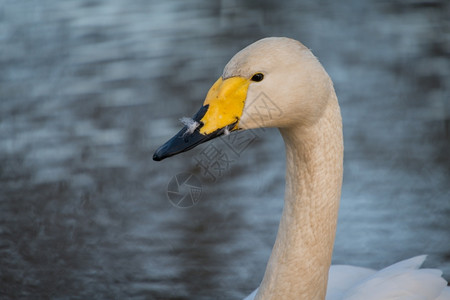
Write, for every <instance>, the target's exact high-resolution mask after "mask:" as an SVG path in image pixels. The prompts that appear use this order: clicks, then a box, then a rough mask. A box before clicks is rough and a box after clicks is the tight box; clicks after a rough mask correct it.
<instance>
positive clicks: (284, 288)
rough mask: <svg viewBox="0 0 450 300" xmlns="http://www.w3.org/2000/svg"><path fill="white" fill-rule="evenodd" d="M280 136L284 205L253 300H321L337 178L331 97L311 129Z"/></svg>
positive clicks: (338, 146) (337, 140)
mask: <svg viewBox="0 0 450 300" xmlns="http://www.w3.org/2000/svg"><path fill="white" fill-rule="evenodd" d="M280 131H281V134H282V136H283V139H284V141H285V144H286V189H285V204H284V209H283V213H282V217H281V221H280V225H279V229H278V234H277V238H276V241H275V245H274V248H273V251H272V254H271V257H270V259H269V263H268V265H267V269H266V273H265V275H264V279H263V281H262V283H261V286H260V290H259V292H258V295H257V297H256V298H255V299H311V300H314V299H325V294H326V287H327V280H328V271H329V267H330V264H331V256H332V251H333V245H334V238H335V233H336V223H337V216H338V208H339V200H340V196H341V186H342V173H343V138H342V121H341V115H340V111H339V105H338V102H337V99H336V96H335V94H334V92H333V97H332V99H330V101H329V103H328V106H327V108H326V109H325V111H324V114H323V115H322V117H321V118H320V119H319V120H318V121H317V122H316V123H315V124H313V125H310V126H308V127H305V126H300V125H299V126H297V127H296V126H293V127H290V128H286V129H280Z"/></svg>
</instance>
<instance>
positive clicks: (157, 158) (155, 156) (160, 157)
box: [153, 152, 164, 161]
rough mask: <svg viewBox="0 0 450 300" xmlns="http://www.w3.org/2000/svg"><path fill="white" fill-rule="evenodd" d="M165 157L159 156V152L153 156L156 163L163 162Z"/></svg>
mask: <svg viewBox="0 0 450 300" xmlns="http://www.w3.org/2000/svg"><path fill="white" fill-rule="evenodd" d="M163 159H164V157H162V156H161V155H159V154H158V152H155V154H153V160H154V161H161V160H163Z"/></svg>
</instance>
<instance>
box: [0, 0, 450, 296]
mask: <svg viewBox="0 0 450 300" xmlns="http://www.w3.org/2000/svg"><path fill="white" fill-rule="evenodd" d="M449 15H450V4H449V3H448V2H446V1H444V0H442V1H399V0H396V1H384V2H383V1H357V0H353V1H352V0H348V1H284V2H282V3H281V2H275V1H229V2H227V1H221V2H217V3H214V2H212V1H211V2H201V1H199V0H188V1H185V0H178V1H125V0H111V1H94V0H82V1H78V0H77V1H75V0H72V1H51V0H39V1H37V0H36V1H17V0H9V1H8V0H2V1H0V298H1V299H13V298H14V299H16V298H21V299H26V298H28V299H48V298H54V299H69V298H70V299H239V298H241V297H243V296H245V295H246V294H248V293H250V292H251V291H252V290H253V289H254V288H255V287H256V286H257V285H258V284H259V282H260V280H261V278H262V275H263V272H264V269H265V264H266V262H267V259H268V257H269V254H270V251H271V248H272V245H273V242H274V238H275V234H276V230H277V226H278V221H279V217H280V214H281V209H282V204H283V203H282V199H283V192H284V167H285V162H284V149H283V143H282V139H281V138H280V136H279V135H278V132H277V131H276V130H273V129H270V130H258V131H254V132H248V133H244V134H243V135H241V136H240V137H239V138H240V139H241V141H243V142H242V143H240V144H239V145H240V148H239V149H236V148H233V147H230V145H232V146H233V145H236V144H234V143H233V142H232V141H230V140H226V139H222V140H215V141H213V142H212V143H211V144H210V145H212V146H209V145H206V144H205V145H203V146H201V147H199V148H197V149H195V150H193V151H191V152H189V153H186V154H183V155H180V156H177V157H174V158H172V159H169V160H166V161H164V162H160V163H158V162H153V161H152V155H153V151H154V150H155V149H156V148H157V147H158V146H159V145H161V144H162V143H163V142H165V141H166V140H167V139H168V138H170V137H171V136H172V135H173V134H174V133H175V132H177V130H178V129H179V128H180V126H181V124H180V123H179V121H178V119H179V118H181V117H182V116H191V115H192V114H193V113H195V112H196V111H197V109H198V108H199V107H200V105H201V103H202V102H203V99H204V96H205V95H206V92H207V90H208V89H209V87H210V86H211V84H212V83H213V82H214V81H215V80H216V78H217V77H219V76H220V74H221V71H222V69H223V67H224V65H225V63H226V62H227V61H228V60H229V59H230V57H231V56H232V55H233V54H234V53H235V52H236V51H238V50H239V49H241V48H242V47H244V46H246V45H247V44H249V43H251V42H253V41H255V40H257V39H259V38H261V37H265V36H273V35H274V36H289V37H293V38H296V39H299V40H301V41H302V42H303V43H304V44H306V45H307V46H308V47H310V48H311V49H312V50H313V52H314V53H315V54H316V55H317V56H318V57H319V58H320V60H321V62H322V63H323V64H324V66H325V68H326V69H327V70H328V72H329V73H330V75H331V77H332V78H333V80H334V82H335V87H336V91H337V93H338V97H339V99H340V103H341V107H342V113H343V120H344V131H345V132H344V134H345V146H346V148H345V151H346V152H345V178H344V187H343V195H342V202H341V210H340V216H339V218H340V219H339V225H338V233H337V240H336V245H335V250H334V263H346V264H353V265H360V266H366V267H372V268H380V267H383V266H385V265H388V264H391V263H394V262H395V261H398V260H401V259H405V258H409V257H412V256H415V255H419V254H423V253H426V254H429V257H428V260H427V261H426V263H425V264H426V266H427V267H440V268H441V269H442V270H443V271H444V276H445V277H446V278H447V280H448V279H450V156H449V154H450V101H449V98H450V59H449V58H450V19H449V18H448V16H449ZM245 143H246V144H245ZM244 146H245V147H244ZM247 146H248V147H247ZM208 147H209V148H208ZM214 149H222V150H223V151H225V154H226V156H227V158H229V159H228V162H226V163H225V164H221V167H222V169H219V168H215V167H214V166H213V165H210V167H211V168H210V169H209V171H207V170H206V169H204V168H202V167H201V164H199V161H202V159H203V158H204V155H205V153H211V152H208V151H213V150H214ZM202 163H205V162H204V161H202ZM216 163H217V161H216ZM222 163H223V162H222ZM216 167H217V165H216ZM182 172H187V173H188V174H194V176H195V178H197V179H198V181H199V182H200V183H201V195H200V196H201V197H200V198H199V197H197V196H198V195H199V194H200V190H196V189H187V188H186V186H184V187H183V189H182V190H180V191H179V192H180V193H181V194H183V193H188V192H192V193H194V194H190V195H194V198H193V199H194V200H195V201H194V202H197V200H198V202H197V203H196V205H194V206H193V207H190V208H177V207H176V206H174V205H172V204H171V202H169V200H168V197H167V189H168V184H169V182H170V180H171V179H172V178H173V177H174V176H175V175H177V174H179V173H182ZM194 185H195V184H194ZM196 185H199V184H198V183H197V184H196ZM169 188H170V186H169ZM171 199H172V200H173V198H171ZM178 200H180V199H176V201H178ZM185 200H186V199H185ZM176 201H175V202H176ZM176 203H178V202H176ZM179 203H180V204H179V205H180V206H183V205H184V206H189V205H190V204H189V202H185V201H184V200H183V201H181V202H179ZM191 204H192V203H191Z"/></svg>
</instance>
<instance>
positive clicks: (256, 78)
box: [252, 73, 264, 82]
mask: <svg viewBox="0 0 450 300" xmlns="http://www.w3.org/2000/svg"><path fill="white" fill-rule="evenodd" d="M263 79H264V75H263V74H262V73H256V74H255V75H253V77H252V81H256V82H258V81H261V80H263Z"/></svg>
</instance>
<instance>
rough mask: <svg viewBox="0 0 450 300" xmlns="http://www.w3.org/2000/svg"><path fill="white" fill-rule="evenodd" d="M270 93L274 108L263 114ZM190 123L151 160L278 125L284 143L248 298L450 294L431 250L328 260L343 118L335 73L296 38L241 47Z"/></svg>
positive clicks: (415, 298) (423, 299) (363, 299)
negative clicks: (267, 250)
mask: <svg viewBox="0 0 450 300" xmlns="http://www.w3.org/2000/svg"><path fill="white" fill-rule="evenodd" d="M267 99H269V100H267ZM267 102H270V104H271V105H273V107H272V108H273V109H272V111H270V110H269V111H267V113H262V110H261V107H266V108H267ZM275 112H276V113H275ZM193 122H196V123H195V124H196V127H195V128H191V127H189V128H188V127H187V126H185V127H184V128H183V129H182V130H181V131H180V132H179V133H178V134H177V135H175V136H174V137H173V138H172V139H171V140H169V141H168V142H167V143H166V144H164V145H163V146H161V147H160V148H159V149H158V150H157V151H156V152H155V155H154V157H153V159H154V160H162V159H164V158H166V157H169V156H172V155H175V154H178V153H180V152H183V151H187V150H189V149H191V148H193V147H195V146H196V145H198V144H200V143H203V142H206V141H208V140H210V139H212V138H214V137H217V136H219V135H221V134H224V133H225V134H228V133H229V132H230V131H235V130H245V129H253V128H260V127H277V128H279V130H280V133H281V135H282V137H283V140H284V143H285V146H286V188H285V198H284V208H283V213H282V216H281V220H280V225H279V228H278V234H277V238H276V241H275V244H274V247H273V250H272V253H271V256H270V259H269V262H268V264H267V268H266V272H265V274H264V278H263V280H262V282H261V285H260V286H259V288H258V289H256V290H255V291H254V292H253V293H252V294H250V295H249V296H248V297H247V298H246V299H307V300H316V299H317V300H323V299H327V300H338V299H346V300H375V299H376V300H380V299H383V300H384V299H398V300H403V299H408V300H409V299H411V300H419V299H420V300H428V299H429V300H436V299H438V300H444V299H450V290H449V288H448V287H446V285H447V283H446V281H445V280H444V279H443V278H442V277H441V275H442V272H441V271H439V270H435V269H420V266H421V265H422V263H423V261H424V260H425V256H418V257H414V258H411V259H408V260H404V261H401V262H399V263H396V264H394V265H392V266H389V267H387V268H385V269H382V270H380V271H377V272H376V271H374V270H371V269H366V268H359V267H352V266H331V267H330V265H331V255H332V250H333V245H334V238H335V233H336V223H337V216H338V208H339V201H340V197H341V186H342V176H343V152H344V151H343V150H344V148H343V136H342V120H341V114H340V109H339V104H338V100H337V97H336V93H335V91H334V88H333V84H332V81H331V79H330V78H329V76H328V74H327V73H326V71H325V70H324V69H323V67H322V65H321V64H320V63H319V61H318V60H317V59H316V57H315V56H314V55H313V54H312V53H311V51H309V49H307V48H306V47H305V46H303V45H302V44H301V43H300V42H298V41H295V40H292V39H288V38H266V39H262V40H259V41H257V42H255V43H253V44H251V45H250V46H248V47H246V48H244V49H243V50H241V51H240V52H238V53H237V54H236V55H235V56H234V57H233V58H232V59H231V60H230V62H229V63H228V64H227V65H226V66H225V69H224V72H223V74H222V76H221V77H220V78H219V80H217V81H216V83H215V84H214V85H213V87H212V88H211V89H210V91H209V92H208V94H207V96H206V100H205V102H204V105H203V107H202V108H201V109H200V111H199V112H198V113H197V114H196V115H195V116H194V117H193V118H192V122H190V123H192V124H194V123H193Z"/></svg>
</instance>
